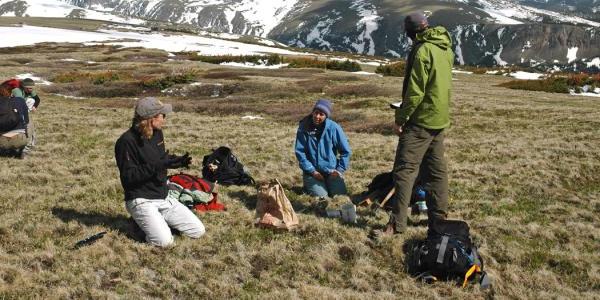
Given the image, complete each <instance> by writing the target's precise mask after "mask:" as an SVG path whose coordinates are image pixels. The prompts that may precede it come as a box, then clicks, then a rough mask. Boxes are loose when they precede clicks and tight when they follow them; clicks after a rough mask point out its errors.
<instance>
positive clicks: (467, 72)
mask: <svg viewBox="0 0 600 300" xmlns="http://www.w3.org/2000/svg"><path fill="white" fill-rule="evenodd" d="M452 73H453V74H473V72H469V71H463V70H455V69H452Z"/></svg>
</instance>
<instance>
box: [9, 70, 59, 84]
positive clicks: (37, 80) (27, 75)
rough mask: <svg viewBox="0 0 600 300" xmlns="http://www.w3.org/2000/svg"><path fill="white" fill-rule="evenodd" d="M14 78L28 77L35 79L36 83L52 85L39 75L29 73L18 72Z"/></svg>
mask: <svg viewBox="0 0 600 300" xmlns="http://www.w3.org/2000/svg"><path fill="white" fill-rule="evenodd" d="M15 78H17V79H19V80H21V79H25V78H29V79H31V80H33V81H35V82H36V84H42V85H52V82H50V81H47V80H44V79H42V78H41V77H37V76H34V75H33V74H31V73H24V74H18V75H15Z"/></svg>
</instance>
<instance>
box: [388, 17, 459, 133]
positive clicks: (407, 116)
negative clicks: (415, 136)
mask: <svg viewBox="0 0 600 300" xmlns="http://www.w3.org/2000/svg"><path fill="white" fill-rule="evenodd" d="M420 43H422V45H420V46H417V45H418V44H420ZM413 49H416V53H412V55H410V56H409V59H410V58H411V57H414V60H412V68H410V69H409V68H408V67H407V70H406V72H407V74H405V80H404V86H403V95H402V101H403V102H402V106H401V107H400V108H399V109H397V110H396V124H397V125H399V126H403V125H404V124H406V123H412V124H415V125H418V126H421V127H425V128H429V129H442V128H446V127H448V126H449V125H450V116H449V105H450V88H451V86H452V65H453V64H454V53H453V52H452V39H451V38H450V34H449V33H448V31H447V30H446V29H445V28H444V27H441V26H438V27H433V28H428V29H426V30H425V31H423V32H421V33H418V34H417V37H416V43H415V45H414V46H413ZM409 64H410V62H407V66H408V65H409ZM408 72H410V74H408Z"/></svg>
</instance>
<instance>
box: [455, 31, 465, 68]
mask: <svg viewBox="0 0 600 300" xmlns="http://www.w3.org/2000/svg"><path fill="white" fill-rule="evenodd" d="M462 33H463V28H462V26H461V25H458V26H456V34H455V37H456V38H455V41H456V50H455V51H454V54H455V56H456V60H457V61H458V64H459V65H461V66H464V64H465V59H464V58H463V54H462V48H461V47H460V46H461V45H462V40H461V38H460V37H461V35H462Z"/></svg>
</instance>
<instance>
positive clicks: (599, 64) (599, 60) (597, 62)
mask: <svg viewBox="0 0 600 300" xmlns="http://www.w3.org/2000/svg"><path fill="white" fill-rule="evenodd" d="M587 67H588V68H591V67H596V68H600V57H596V58H594V59H592V60H591V61H590V62H589V63H587Z"/></svg>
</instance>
